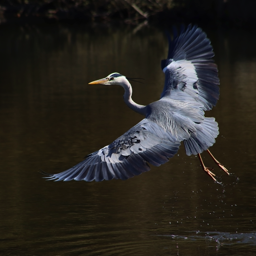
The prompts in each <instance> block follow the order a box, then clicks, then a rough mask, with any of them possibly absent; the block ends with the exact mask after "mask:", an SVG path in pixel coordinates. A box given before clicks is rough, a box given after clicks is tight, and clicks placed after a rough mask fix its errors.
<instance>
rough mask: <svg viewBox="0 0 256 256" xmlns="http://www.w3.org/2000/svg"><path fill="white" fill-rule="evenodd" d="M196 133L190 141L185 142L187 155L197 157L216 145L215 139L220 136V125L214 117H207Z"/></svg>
mask: <svg viewBox="0 0 256 256" xmlns="http://www.w3.org/2000/svg"><path fill="white" fill-rule="evenodd" d="M197 128H198V129H197V131H196V133H193V134H191V137H190V138H189V139H188V140H184V146H185V150H186V154H187V155H188V156H190V155H197V154H200V153H202V152H203V151H205V150H207V149H208V148H209V147H211V146H212V145H213V144H214V143H215V138H216V137H217V136H218V134H219V127H218V123H217V122H216V121H215V118H213V117H206V118H205V119H204V121H203V122H202V123H200V124H198V127H197Z"/></svg>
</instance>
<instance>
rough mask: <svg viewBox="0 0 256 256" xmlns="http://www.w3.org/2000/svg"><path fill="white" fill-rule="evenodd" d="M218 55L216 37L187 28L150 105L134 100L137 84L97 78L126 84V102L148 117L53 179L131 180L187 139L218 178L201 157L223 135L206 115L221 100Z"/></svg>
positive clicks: (191, 149)
mask: <svg viewBox="0 0 256 256" xmlns="http://www.w3.org/2000/svg"><path fill="white" fill-rule="evenodd" d="M213 56H214V53H213V50H212V47H211V45H210V41H209V39H208V38H207V37H206V35H205V34H204V33H203V32H202V30H201V29H199V28H197V27H196V26H194V27H192V26H189V27H188V28H187V29H186V30H185V31H183V32H181V34H180V35H179V36H177V37H175V38H174V40H173V41H170V45H169V53H168V57H167V59H166V60H163V61H162V69H163V72H164V74H165V84H164V89H163V92H162V94H161V98H160V99H159V100H158V101H155V102H152V103H150V104H149V105H147V106H144V105H140V104H137V103H135V102H134V101H133V100H132V87H131V84H130V82H129V81H128V79H127V78H126V77H125V76H123V75H121V74H119V73H112V74H110V75H109V76H107V77H106V78H103V79H100V80H97V81H94V82H91V83H90V84H104V85H120V86H122V87H123V88H124V90H125V93H124V101H125V103H126V104H127V106H128V107H130V108H131V109H132V110H134V111H136V112H138V113H140V114H142V115H143V116H144V119H143V120H142V121H141V122H139V123H138V124H137V125H135V126H134V127H132V128H131V129H130V130H128V131H127V132H126V133H125V134H123V135H122V136H120V137H119V138H118V139H116V140H115V141H114V142H112V143H111V144H109V145H108V146H105V147H103V148H102V149H100V150H98V151H96V152H94V153H92V154H90V155H88V156H87V157H86V159H85V160H84V161H82V162H81V163H79V164H77V165H75V166H74V167H72V168H70V169H68V170H67V171H64V172H61V173H58V174H52V175H50V176H49V177H48V178H49V179H52V180H57V181H59V180H64V181H69V180H85V181H93V180H95V181H102V180H111V179H127V178H130V177H132V176H134V175H138V174H140V173H142V172H145V171H148V170H149V169H150V167H149V165H148V163H150V164H152V165H155V166H159V165H161V164H163V163H165V162H167V161H168V160H169V159H170V158H171V157H173V156H174V155H175V153H176V152H177V151H178V149H179V146H180V144H181V142H184V145H185V149H186V153H187V155H192V154H194V155H197V154H198V156H199V159H200V161H201V164H202V166H203V168H204V171H205V172H207V173H208V174H209V175H210V176H211V177H212V178H213V179H214V180H215V181H216V179H215V178H214V176H215V175H214V174H213V173H212V172H211V171H210V170H209V169H208V168H207V167H205V166H204V164H203V161H202V158H201V156H200V153H202V152H203V151H205V150H207V151H208V148H209V147H210V146H212V145H213V144H214V143H215V138H216V137H217V136H218V134H219V130H218V124H217V122H216V121H215V119H214V118H212V117H205V113H204V112H205V111H206V110H210V109H211V108H212V107H213V106H214V105H215V104H216V103H217V100H218V98H219V87H218V85H219V79H218V74H217V66H216V65H215V64H214V62H213V60H212V57H213ZM208 152H209V151H208ZM209 153H210V152H209ZM210 154H211V153H210ZM211 156H212V155H211ZM212 157H213V156H212ZM213 159H214V161H215V162H216V163H217V164H218V165H219V166H220V167H221V168H222V169H223V170H224V171H225V172H226V173H228V171H227V169H226V168H225V167H224V166H222V165H221V164H220V163H219V162H218V161H217V160H216V159H215V158H214V157H213Z"/></svg>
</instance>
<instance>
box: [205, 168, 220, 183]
mask: <svg viewBox="0 0 256 256" xmlns="http://www.w3.org/2000/svg"><path fill="white" fill-rule="evenodd" d="M203 169H204V171H205V172H206V173H207V174H208V175H209V176H210V177H211V178H212V179H213V180H214V181H215V182H217V179H216V178H215V176H216V175H215V174H214V173H213V172H211V171H210V169H209V168H208V167H206V166H204V168H203Z"/></svg>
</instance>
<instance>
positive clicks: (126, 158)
mask: <svg viewBox="0 0 256 256" xmlns="http://www.w3.org/2000/svg"><path fill="white" fill-rule="evenodd" d="M179 146H180V142H179V141H177V140H176V139H175V138H174V137H173V136H172V135H171V134H170V133H168V132H167V131H165V130H164V129H163V128H161V127H159V126H158V125H157V124H156V123H154V122H152V121H150V120H148V119H146V118H145V119H143V120H142V121H141V122H139V123H138V124H137V125H135V126H134V127H132V128H131V129H130V130H129V131H127V132H126V133H125V134H123V135H122V136H120V137H119V138H118V139H116V140H115V141H113V142H112V143H111V144H110V145H108V146H105V147H103V148H101V149H100V150H99V151H96V152H94V153H91V154H89V155H88V156H87V157H86V158H85V159H84V160H83V161H82V162H80V163H78V164H77V165H75V166H74V167H72V168H70V169H68V170H66V171H64V172H61V173H57V174H50V175H49V176H48V177H46V178H48V179H49V180H55V181H61V180H63V181H70V180H77V181H78V180H85V181H93V180H95V181H102V180H112V179H122V180H125V179H128V178H131V177H133V176H135V175H139V174H141V173H143V172H146V171H149V169H150V167H149V165H148V163H150V164H152V165H155V166H159V165H161V164H164V163H166V162H167V161H168V160H169V158H171V157H173V156H174V154H175V153H176V152H177V151H178V149H179Z"/></svg>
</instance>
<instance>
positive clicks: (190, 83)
mask: <svg viewBox="0 0 256 256" xmlns="http://www.w3.org/2000/svg"><path fill="white" fill-rule="evenodd" d="M213 57H214V53H213V49H212V46H211V43H210V40H209V39H208V38H207V37H206V34H205V33H204V32H203V31H202V30H201V29H200V28H198V27H197V26H191V25H189V26H188V27H187V29H186V30H183V31H181V32H180V35H179V36H175V37H174V39H173V40H171V39H170V38H169V52H168V56H167V59H165V60H162V63H161V66H162V69H163V72H164V73H165V85H164V90H163V92H162V94H161V98H163V97H170V98H172V99H177V100H184V101H186V102H193V101H194V102H195V101H196V102H199V103H200V104H202V109H203V110H210V109H211V108H212V107H213V106H215V105H216V103H217V100H218V98H219V87H218V85H219V78H218V70H217V66H216V64H215V63H214V62H213V60H212V58H213Z"/></svg>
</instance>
